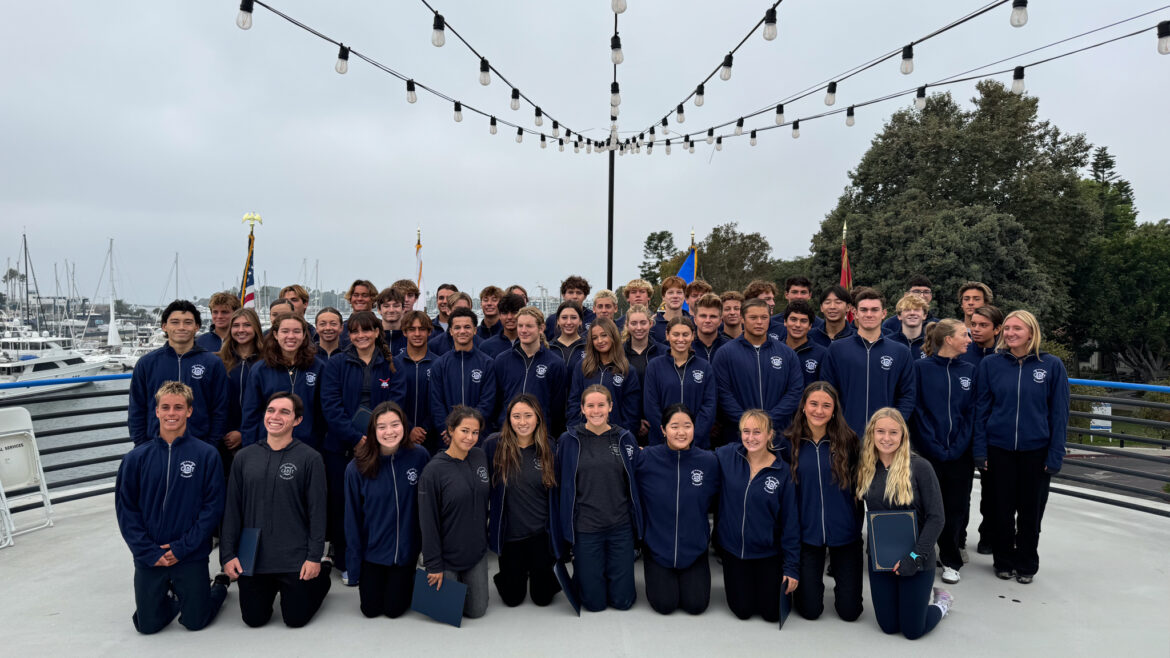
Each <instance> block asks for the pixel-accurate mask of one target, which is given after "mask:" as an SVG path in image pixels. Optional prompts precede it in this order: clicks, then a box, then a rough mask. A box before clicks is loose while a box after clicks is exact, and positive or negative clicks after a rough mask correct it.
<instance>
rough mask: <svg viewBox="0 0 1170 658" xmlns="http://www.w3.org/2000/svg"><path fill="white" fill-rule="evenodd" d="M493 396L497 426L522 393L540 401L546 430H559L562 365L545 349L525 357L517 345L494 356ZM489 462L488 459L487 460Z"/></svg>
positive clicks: (562, 409)
mask: <svg viewBox="0 0 1170 658" xmlns="http://www.w3.org/2000/svg"><path fill="white" fill-rule="evenodd" d="M494 363H495V369H496V391H497V392H498V395H497V396H496V397H497V398H498V400H499V404H498V405H497V406H498V407H499V408H500V412H499V414H498V415H497V417H496V427H503V426H504V421H505V420H506V418H504V415H505V414H507V413H508V404H509V403H510V402H511V401H512V399H513V398H515V397H516V396H517V395H520V394H521V393H529V394H531V395H535V396H536V399H537V401H539V402H540V410H541V411H542V412H543V413H544V422H545V423H547V425H546V428H547V427H559V426H560V424H562V423H563V422H564V417H565V393H566V391H567V390H568V388H569V387H568V383H567V382H566V377H565V374H566V372H567V371H566V370H565V362H564V361H563V360H562V359H561V357H560V356H559V355H557V354H555V353H554V352H551V351H549V349H548V348H547V347H543V346H542V347H541V348H540V349H539V350H537V351H536V354H533V355H532V358H531V359H530V358H528V355H527V354H525V353H524V348H522V347H520V343H516V344H515V345H513V346H512V349H510V350H508V351H507V352H503V353H502V354H500V355H499V356H497V357H496V360H495V361H494ZM489 461H490V457H489Z"/></svg>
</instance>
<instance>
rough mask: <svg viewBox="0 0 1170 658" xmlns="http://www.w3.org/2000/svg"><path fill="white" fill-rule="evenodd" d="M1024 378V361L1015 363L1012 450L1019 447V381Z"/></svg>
mask: <svg viewBox="0 0 1170 658" xmlns="http://www.w3.org/2000/svg"><path fill="white" fill-rule="evenodd" d="M1023 378H1024V362H1023V361H1018V362H1017V363H1016V445H1015V447H1014V448H1012V450H1019V449H1020V382H1021V381H1023Z"/></svg>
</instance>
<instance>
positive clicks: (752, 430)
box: [715, 300, 800, 623]
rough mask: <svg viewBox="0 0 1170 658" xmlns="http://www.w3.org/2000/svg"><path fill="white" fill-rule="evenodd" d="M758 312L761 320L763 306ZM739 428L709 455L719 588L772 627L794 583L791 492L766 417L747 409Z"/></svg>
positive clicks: (739, 608)
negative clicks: (715, 483) (715, 486)
mask: <svg viewBox="0 0 1170 658" xmlns="http://www.w3.org/2000/svg"><path fill="white" fill-rule="evenodd" d="M753 301H755V300H753ZM748 303H749V304H750V303H752V302H748ZM760 303H761V304H764V302H763V300H760ZM764 311H765V314H764V317H765V318H766V317H767V305H766V304H765V306H764ZM737 340H738V339H737ZM722 353H723V352H720V354H722ZM739 429H740V442H739V443H729V444H727V445H725V446H723V447H721V448H719V449H718V450H716V451H715V456H716V457H718V458H719V480H720V483H721V487H720V493H719V513H718V514H716V516H715V518H716V519H717V521H716V523H717V524H718V525H717V526H716V528H715V538H716V544H717V545H718V546H719V550H720V551H721V553H722V555H723V587H724V589H725V590H726V593H727V606H728V607H729V608H731V612H732V613H734V614H735V616H736V617H739V618H740V619H748V618H749V617H751V616H752V615H755V614H758V615H760V616H761V617H763V618H764V619H765V620H767V621H770V622H773V623H775V622H777V621H779V620H780V596H781V593H782V592H783V593H787V594H791V593H792V591H793V590H795V589H796V586H797V584H798V583H799V580H800V578H799V576H800V518H799V516H798V512H797V506H796V491H795V489H794V488H793V486H792V475H791V474H790V473H789V471H788V464H786V463H784V460H782V459H780V458H779V457H777V456H776V455H775V454H774V451H775V449H776V445H775V442H774V440H773V439H774V438H775V434H774V432H773V430H772V417H771V415H770V414H768V413H767V412H765V411H763V410H761V409H749V410H747V411H745V412H744V413H743V415H742V416H740V420H739Z"/></svg>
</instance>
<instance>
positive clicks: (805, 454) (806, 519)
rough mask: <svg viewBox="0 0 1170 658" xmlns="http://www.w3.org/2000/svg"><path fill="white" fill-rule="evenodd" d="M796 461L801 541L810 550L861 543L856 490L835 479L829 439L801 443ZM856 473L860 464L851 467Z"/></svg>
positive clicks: (859, 511) (858, 503)
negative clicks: (843, 485)
mask: <svg viewBox="0 0 1170 658" xmlns="http://www.w3.org/2000/svg"><path fill="white" fill-rule="evenodd" d="M800 442H801V443H800V450H799V452H798V453H797V457H796V498H797V502H798V503H799V505H800V541H801V542H802V543H805V544H809V545H810V546H844V545H846V544H851V543H853V542H855V541H858V540H860V539H861V520H862V505H861V501H859V500H857V497H856V496H855V495H854V494H853V488H852V487H849V488H846V489H842V488H841V486H840V485H839V484H838V483H837V482H836V481H835V480H834V479H833V459H832V457H833V454H832V449H831V447H830V445H829V439H828V437H826V438H823V439H821V440H820V442H814V441H812V440H811V439H801V440H800ZM849 471H850V472H851V473H855V472H856V471H857V462H856V460H853V463H852V464H850V466H849Z"/></svg>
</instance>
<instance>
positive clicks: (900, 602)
mask: <svg viewBox="0 0 1170 658" xmlns="http://www.w3.org/2000/svg"><path fill="white" fill-rule="evenodd" d="M933 585H934V566H933V565H931V566H930V567H928V568H927V569H926V570H925V571H919V572H918V573H916V574H914V575H913V576H907V577H903V576H899V575H896V574H895V573H894V572H892V571H882V572H874V571H870V572H869V595H870V598H872V599H873V614H874V616H875V617H877V621H878V626H880V627H881V629H882V631H883V632H885V633H889V634H893V633H897V632H899V631H901V632H902V635H904V636H906V639H908V640H917V639H918V638H920V637H922V636H923V635H926V634H927V633H929V632H930V631H931V630H932V629H934V627H935V626H937V625H938V622H939V620H941V619H942V609H940V608H939V607H938V606H936V605H931V603H930V595H931V588H932V586H933Z"/></svg>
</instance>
